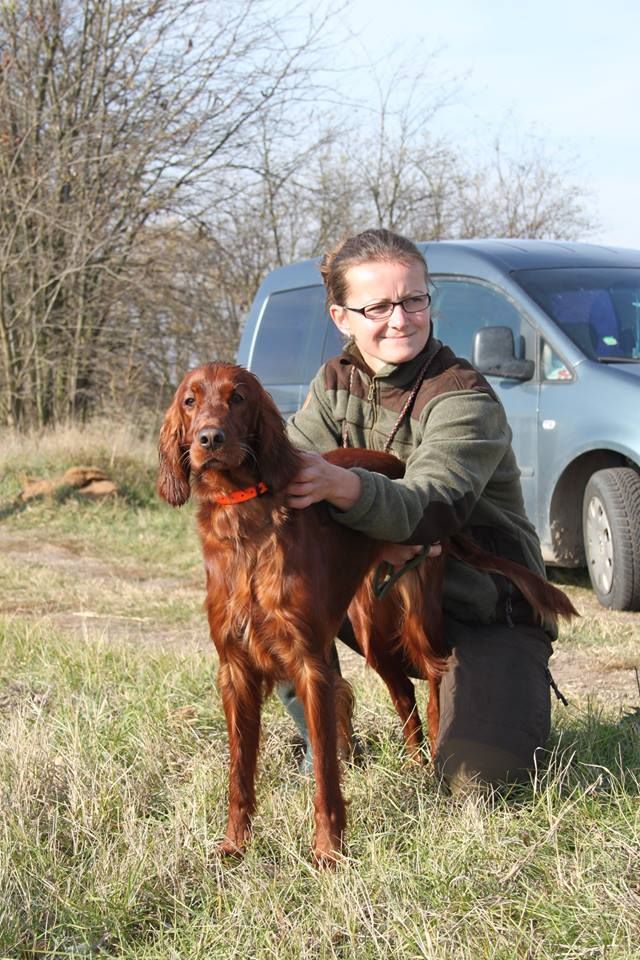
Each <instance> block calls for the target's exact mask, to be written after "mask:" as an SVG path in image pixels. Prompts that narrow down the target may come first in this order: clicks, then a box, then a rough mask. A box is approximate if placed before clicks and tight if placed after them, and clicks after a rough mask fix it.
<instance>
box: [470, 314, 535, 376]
mask: <svg viewBox="0 0 640 960" xmlns="http://www.w3.org/2000/svg"><path fill="white" fill-rule="evenodd" d="M471 362H472V363H473V365H474V367H475V368H476V370H478V371H479V372H480V373H484V374H485V375H486V376H490V377H505V378H507V379H509V380H531V378H532V376H533V374H534V372H535V364H534V362H533V360H519V359H518V358H517V357H516V350H515V344H514V341H513V331H512V329H511V327H482V328H481V329H480V330H477V331H476V333H475V336H474V338H473V356H472V358H471Z"/></svg>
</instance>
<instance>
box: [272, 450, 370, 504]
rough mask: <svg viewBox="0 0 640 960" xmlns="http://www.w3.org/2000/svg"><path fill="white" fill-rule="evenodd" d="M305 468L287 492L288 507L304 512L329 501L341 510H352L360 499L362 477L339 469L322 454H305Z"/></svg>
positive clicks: (303, 455) (294, 479)
mask: <svg viewBox="0 0 640 960" xmlns="http://www.w3.org/2000/svg"><path fill="white" fill-rule="evenodd" d="M301 456H302V466H301V468H300V470H299V471H298V472H297V474H296V475H295V477H294V478H293V480H292V481H291V483H290V484H289V485H288V487H287V488H286V490H285V493H286V495H287V506H289V507H294V508H295V509H296V510H301V509H303V508H304V507H308V506H310V505H311V504H312V503H318V502H319V501H320V500H326V501H328V503H330V504H332V505H333V506H334V507H337V508H338V509H339V510H348V509H349V508H350V507H352V506H353V505H354V503H356V502H357V500H358V499H359V498H360V492H361V489H360V488H361V484H360V477H359V476H358V474H357V473H353V471H351V470H345V469H344V468H343V467H336V466H335V465H334V464H332V463H329V462H328V461H327V460H325V459H324V457H321V456H320V454H319V453H303V454H302V455H301Z"/></svg>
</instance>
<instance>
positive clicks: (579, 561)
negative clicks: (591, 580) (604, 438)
mask: <svg viewBox="0 0 640 960" xmlns="http://www.w3.org/2000/svg"><path fill="white" fill-rule="evenodd" d="M625 466H629V462H628V460H627V459H626V458H625V457H623V456H622V455H621V454H619V453H614V452H613V451H611V450H590V451H589V453H583V454H582V456H580V457H576V459H575V460H573V461H572V462H571V463H570V464H568V465H567V466H566V467H565V469H564V471H563V472H562V474H561V475H560V477H559V479H558V482H557V483H556V486H555V488H554V491H553V495H552V497H551V504H550V506H549V529H550V531H551V544H552V548H553V555H554V558H555V563H556V564H557V565H558V566H560V567H584V566H586V563H587V559H586V555H585V550H584V539H583V534H582V504H583V500H584V493H585V490H586V488H587V484H588V483H589V480H590V479H591V477H592V475H593V474H594V473H597V471H598V470H608V469H613V468H615V467H625Z"/></svg>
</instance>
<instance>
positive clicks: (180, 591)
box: [0, 529, 640, 709]
mask: <svg viewBox="0 0 640 960" xmlns="http://www.w3.org/2000/svg"><path fill="white" fill-rule="evenodd" d="M43 570H44V571H45V572H48V573H49V574H50V575H51V576H52V577H53V576H54V575H55V576H56V577H57V578H58V579H59V580H61V583H62V589H61V590H60V589H56V590H52V591H51V592H49V591H46V590H45V591H43V592H39V591H38V589H37V588H34V589H29V587H28V583H29V581H30V580H32V579H33V578H34V577H35V576H36V574H37V575H39V576H42V573H43ZM554 579H555V580H556V582H558V583H559V585H561V586H563V588H564V589H566V590H567V592H568V593H569V594H570V596H571V598H572V600H573V602H574V604H575V605H576V607H577V608H578V610H579V611H580V613H581V621H580V625H579V626H578V627H577V628H574V630H573V631H569V632H567V631H564V632H562V633H561V637H560V640H559V641H558V643H557V644H556V649H555V653H554V655H553V658H552V661H551V669H552V673H553V676H554V678H555V680H556V682H557V684H558V686H559V687H560V689H561V690H562V692H563V693H564V694H565V695H566V696H567V697H569V699H571V697H579V698H581V699H582V698H584V697H587V696H591V697H593V698H595V699H598V700H600V701H602V702H603V703H605V704H608V705H610V706H611V705H618V706H620V707H622V708H625V709H626V708H634V707H637V706H638V705H640V691H639V689H638V680H637V673H636V671H638V670H640V613H622V612H619V611H608V610H605V609H604V608H603V607H601V606H600V605H599V604H598V603H597V601H596V600H595V598H594V595H593V594H592V592H591V591H590V590H588V589H586V588H585V587H583V586H572V585H567V584H564V583H562V582H561V581H558V579H557V576H556V577H554ZM20 581H21V582H23V583H24V584H25V589H24V591H23V590H20V591H18V594H19V596H18V597H16V591H15V589H14V590H12V589H11V584H12V583H14V584H15V583H16V582H20ZM81 581H86V582H87V583H88V584H89V587H88V598H89V600H90V598H91V591H92V590H93V591H96V592H97V591H101V592H102V594H103V595H104V594H105V593H107V594H109V595H112V596H113V597H114V598H116V599H115V600H114V607H115V609H117V608H118V603H117V598H118V597H119V596H121V595H122V593H123V592H124V591H125V590H126V589H131V585H132V583H133V584H135V585H136V587H137V589H139V590H140V591H142V594H143V595H146V596H148V597H149V599H150V600H152V599H153V597H158V596H160V597H161V596H166V595H167V594H169V593H171V595H172V596H173V597H177V598H180V599H181V600H182V601H184V602H185V603H187V604H188V605H189V606H192V608H193V616H192V617H189V618H188V621H187V622H184V618H183V620H182V621H181V622H180V623H175V624H174V623H167V622H165V621H164V620H163V619H162V618H158V617H154V616H150V615H148V613H146V612H145V610H144V603H143V604H142V605H141V606H142V615H140V616H137V615H135V614H130V613H125V614H120V613H116V612H109V609H108V605H107V612H96V611H95V610H91V609H89V606H90V604H89V606H88V605H87V603H83V604H82V605H80V608H79V609H70V607H69V602H67V600H66V599H65V590H64V584H65V583H68V585H69V588H71V586H72V585H74V584H77V583H78V582H81ZM203 596H204V590H203V585H202V583H201V582H199V581H191V582H190V581H187V582H185V580H184V579H179V578H175V577H168V576H158V575H157V572H155V573H154V574H150V573H149V571H148V570H145V568H144V566H142V565H140V566H136V565H135V564H134V563H124V564H123V563H119V564H116V563H113V564H111V563H106V562H105V561H103V560H100V559H99V558H97V557H95V556H90V555H89V556H88V555H86V554H85V553H84V552H82V551H81V550H80V549H79V548H78V546H77V545H75V544H72V543H66V542H64V541H60V542H52V541H50V540H46V539H42V537H41V535H39V533H38V531H26V532H24V533H22V534H16V533H13V532H10V531H7V530H2V529H0V614H5V615H11V614H16V615H19V616H20V617H22V618H24V617H27V618H29V619H33V620H34V621H38V622H47V623H50V624H51V625H52V626H55V627H57V628H60V629H64V630H68V631H72V632H77V633H79V634H80V635H82V636H83V637H85V638H87V639H92V638H94V639H95V638H100V639H104V638H110V639H119V640H120V639H122V640H131V641H133V642H136V643H140V642H144V643H153V644H161V645H163V646H168V647H173V648H176V647H178V648H185V649H188V648H191V649H193V648H199V649H207V650H208V649H210V641H209V638H208V633H207V626H206V622H205V618H204V615H203V613H202V600H203ZM56 598H58V599H56ZM103 605H104V604H103ZM340 646H341V650H340V653H341V660H342V662H343V667H344V672H345V674H346V675H347V676H348V677H349V676H351V677H354V676H357V675H359V674H360V673H361V672H362V671H363V661H362V659H361V658H360V657H358V656H357V655H356V654H354V653H353V652H352V651H350V650H348V649H347V648H346V647H344V646H342V645H340Z"/></svg>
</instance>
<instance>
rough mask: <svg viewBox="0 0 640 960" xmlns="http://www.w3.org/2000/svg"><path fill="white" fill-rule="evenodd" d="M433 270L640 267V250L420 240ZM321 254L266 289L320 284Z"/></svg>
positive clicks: (279, 272)
mask: <svg viewBox="0 0 640 960" xmlns="http://www.w3.org/2000/svg"><path fill="white" fill-rule="evenodd" d="M417 246H418V248H419V249H420V251H421V252H422V253H423V254H424V256H425V259H426V261H427V264H428V267H429V271H430V273H437V274H446V273H454V274H461V273H462V274H465V273H466V274H467V275H469V276H479V277H486V278H487V279H490V278H491V276H492V275H494V274H496V273H500V274H505V273H511V272H512V271H514V270H536V269H537V270H540V269H546V268H553V267H613V266H618V267H640V250H633V249H628V248H626V247H613V246H607V245H604V244H595V243H577V242H576V243H574V242H572V241H568V240H514V239H491V240H432V241H426V242H425V241H419V242H418V243H417ZM319 263H320V258H319V257H314V258H313V259H310V260H301V261H299V262H298V263H293V264H290V265H288V266H285V267H279V268H278V269H276V270H273V271H272V272H271V273H269V274H268V276H267V277H266V279H265V281H264V286H263V292H264V293H265V294H267V293H272V292H274V291H276V290H281V289H283V288H289V287H304V286H313V285H317V284H320V283H321V282H322V281H321V277H320V272H319V270H318V265H319Z"/></svg>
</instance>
